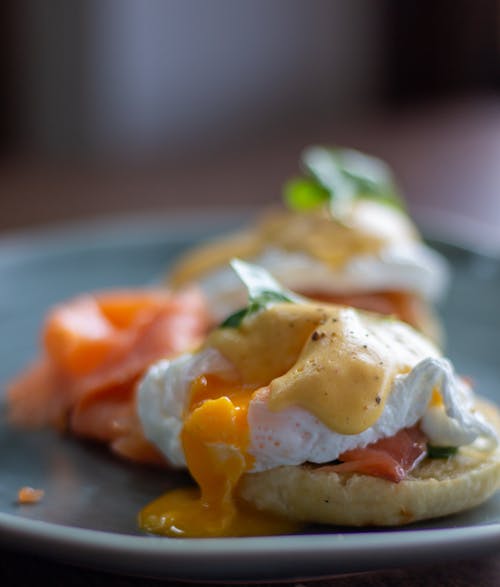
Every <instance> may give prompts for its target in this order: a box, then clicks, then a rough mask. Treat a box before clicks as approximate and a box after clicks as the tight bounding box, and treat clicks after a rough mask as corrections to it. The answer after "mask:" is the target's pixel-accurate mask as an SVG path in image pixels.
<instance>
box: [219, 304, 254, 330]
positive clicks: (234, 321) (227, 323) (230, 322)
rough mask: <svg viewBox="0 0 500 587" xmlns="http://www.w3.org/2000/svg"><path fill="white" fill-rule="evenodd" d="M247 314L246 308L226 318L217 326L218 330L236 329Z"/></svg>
mask: <svg viewBox="0 0 500 587" xmlns="http://www.w3.org/2000/svg"><path fill="white" fill-rule="evenodd" d="M247 314H248V308H242V309H241V310H238V311H237V312H235V313H234V314H231V315H230V316H228V317H227V318H226V319H225V320H224V322H222V323H221V324H220V325H219V328H238V327H239V325H240V324H241V323H242V322H243V318H245V316H246V315H247Z"/></svg>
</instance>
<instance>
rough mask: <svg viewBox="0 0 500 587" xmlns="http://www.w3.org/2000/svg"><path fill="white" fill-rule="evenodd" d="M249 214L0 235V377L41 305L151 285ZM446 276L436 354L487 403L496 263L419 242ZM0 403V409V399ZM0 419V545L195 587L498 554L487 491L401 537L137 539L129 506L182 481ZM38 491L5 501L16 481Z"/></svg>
mask: <svg viewBox="0 0 500 587" xmlns="http://www.w3.org/2000/svg"><path fill="white" fill-rule="evenodd" d="M248 214H249V212H248V211H239V212H237V213H226V214H222V215H221V214H220V213H219V212H218V211H217V212H216V213H215V212H210V211H198V212H191V213H189V214H187V213H186V214H177V215H175V216H169V217H168V218H161V217H158V216H156V217H155V218H150V217H134V218H122V219H120V220H119V221H116V220H115V221H113V222H107V221H101V222H98V223H92V224H84V225H73V226H68V227H64V228H58V229H56V230H52V231H47V232H39V233H33V232H31V233H26V234H24V235H23V234H21V235H15V236H11V237H8V238H4V239H2V240H0V324H1V325H2V336H1V337H0V382H1V383H2V389H3V388H4V384H5V382H6V381H8V379H9V378H11V377H12V376H14V375H15V374H16V373H18V372H19V370H20V369H22V368H23V366H24V365H25V364H26V363H27V362H28V361H29V360H30V359H31V358H33V357H34V355H35V353H36V351H37V338H38V333H39V329H40V324H41V321H42V318H43V315H44V312H45V311H46V309H47V308H48V307H49V306H50V305H51V304H53V303H55V302H58V301H61V300H63V299H66V298H67V297H69V296H71V295H74V294H77V293H81V292H83V291H92V290H96V289H102V288H107V287H119V286H133V285H143V284H145V283H152V282H154V281H156V280H157V279H158V278H159V276H161V275H162V274H163V272H164V271H165V268H166V267H167V266H168V264H169V263H170V262H171V261H172V259H173V258H174V257H175V256H176V255H178V253H179V252H181V251H182V250H183V249H185V248H187V247H189V246H191V245H192V244H193V243H194V242H196V241H198V240H201V239H205V238H208V237H210V236H213V235H216V234H219V233H221V232H225V231H226V230H228V229H229V228H233V227H236V226H238V225H240V224H242V223H243V222H244V221H248ZM431 244H432V245H433V246H435V247H436V248H437V249H438V250H440V251H441V252H442V253H443V254H444V255H445V256H446V257H447V258H448V260H449V262H450V265H451V268H452V273H453V278H452V284H451V288H450V293H449V296H448V299H447V300H446V303H445V304H443V306H442V307H441V308H440V312H441V315H442V317H443V320H444V323H445V328H446V330H447V332H448V339H447V354H448V355H449V356H450V357H451V358H452V360H453V361H454V362H455V364H456V365H457V366H458V367H459V369H460V371H461V372H462V373H465V374H467V375H469V376H470V377H472V378H473V379H474V380H475V382H476V385H477V388H478V390H479V392H480V393H481V394H483V395H485V396H487V397H489V398H490V399H493V400H498V399H500V397H499V394H500V389H499V385H498V382H499V381H500V364H499V361H498V348H499V344H500V335H499V333H500V313H499V312H498V311H497V304H498V299H499V293H500V261H499V260H498V259H497V258H495V257H493V256H487V255H484V254H479V253H477V252H474V251H472V250H470V249H469V248H464V247H460V246H457V245H454V244H450V243H443V242H438V241H432V243H431ZM2 405H3V404H2ZM1 409H2V411H1V413H0V417H1V419H2V425H1V427H0V446H1V450H0V470H1V471H2V483H1V484H0V542H2V543H3V544H5V545H6V546H7V545H8V547H9V548H10V549H12V548H15V549H19V550H20V551H23V550H24V551H28V552H30V553H35V554H38V555H42V556H46V557H51V558H57V560H60V561H61V560H63V561H66V562H68V563H72V564H77V565H84V566H88V567H92V568H98V569H103V570H107V571H112V572H120V573H129V574H134V575H143V576H148V577H158V578H166V577H168V578H179V579H189V580H196V581H204V580H206V581H209V580H211V581H215V580H226V581H228V580H232V581H238V580H239V581H253V580H294V579H300V578H303V579H304V578H319V577H324V576H332V575H335V574H341V573H348V572H358V571H366V570H371V569H381V568H388V567H391V566H396V565H397V566H398V567H400V566H403V565H405V564H415V563H416V562H418V561H425V562H431V561H434V560H440V561H442V560H445V559H450V560H451V559H457V558H463V557H468V558H471V557H473V556H476V555H485V554H488V553H490V552H493V551H495V550H496V549H498V547H499V546H500V495H497V496H495V497H493V498H492V499H491V500H489V501H488V502H487V503H485V504H484V505H483V506H481V507H479V508H477V509H474V510H471V511H469V512H466V513H464V514H461V515H456V516H451V517H447V518H443V519H440V520H434V521H432V522H429V523H426V524H417V525H414V526H411V527H407V528H405V529H397V530H372V531H352V530H348V529H345V528H332V527H311V528H308V530H307V531H306V532H303V533H301V534H297V535H293V536H280V537H259V538H238V539H208V540H207V539H189V540H186V539H175V540H172V539H168V538H160V537H151V536H146V535H142V534H140V532H139V531H138V529H137V526H136V515H137V512H138V511H139V509H140V508H141V507H142V506H143V505H145V504H146V503H148V502H149V501H150V500H151V499H154V498H155V497H157V496H158V495H160V494H161V493H162V492H164V491H166V490H167V489H168V488H169V487H173V486H176V485H178V484H180V483H185V482H187V477H186V476H185V475H184V474H181V473H176V474H174V473H165V472H164V471H157V470H152V469H149V468H147V467H140V466H132V465H130V464H127V463H124V462H121V461H119V460H118V459H115V458H114V457H113V456H112V455H110V454H109V453H108V452H107V451H106V450H105V449H104V448H103V447H100V446H96V445H94V444H91V443H82V442H78V441H76V440H73V439H70V438H61V437H59V436H58V435H57V434H56V433H55V432H53V431H50V430H44V431H38V432H29V433H27V432H22V433H21V432H20V431H19V430H16V429H13V428H11V427H9V425H8V423H7V422H6V420H5V409H4V407H2V408H1ZM24 485H31V486H34V487H42V488H44V489H45V498H44V499H43V500H42V501H41V502H40V503H38V504H35V505H30V506H27V505H24V506H21V505H18V504H16V501H15V499H16V495H17V490H18V489H19V487H21V486H24Z"/></svg>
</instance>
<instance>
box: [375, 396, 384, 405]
mask: <svg viewBox="0 0 500 587" xmlns="http://www.w3.org/2000/svg"><path fill="white" fill-rule="evenodd" d="M381 401H382V398H381V397H380V396H379V395H376V396H375V403H376V404H377V405H378V404H380V402H381Z"/></svg>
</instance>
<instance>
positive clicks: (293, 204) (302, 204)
mask: <svg viewBox="0 0 500 587" xmlns="http://www.w3.org/2000/svg"><path fill="white" fill-rule="evenodd" d="M284 197H285V201H286V204H287V205H288V207H289V208H290V209H291V210H296V211H297V212H301V211H303V210H311V209H313V208H317V207H318V206H319V205H321V204H323V203H324V202H328V200H329V198H330V196H329V193H328V190H326V189H325V188H324V187H323V186H321V185H320V184H319V183H318V182H316V181H315V180H314V179H305V178H301V177H298V178H294V179H291V180H290V181H288V182H287V183H286V184H285V187H284Z"/></svg>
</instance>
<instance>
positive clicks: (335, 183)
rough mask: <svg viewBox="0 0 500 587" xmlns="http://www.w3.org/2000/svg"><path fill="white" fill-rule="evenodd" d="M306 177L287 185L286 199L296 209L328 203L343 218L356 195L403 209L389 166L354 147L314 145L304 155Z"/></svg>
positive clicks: (338, 217) (306, 208)
mask: <svg viewBox="0 0 500 587" xmlns="http://www.w3.org/2000/svg"><path fill="white" fill-rule="evenodd" d="M301 160H302V166H303V168H304V171H305V174H306V177H302V178H295V179H292V180H291V181H289V182H287V183H286V184H285V186H284V198H285V202H286V203H287V205H288V206H289V207H290V208H291V209H293V210H298V211H301V210H309V209H312V208H315V207H317V206H319V205H321V204H323V203H325V202H327V203H328V204H329V206H330V210H331V212H332V215H333V216H334V217H335V218H337V219H339V220H342V218H345V216H346V215H347V213H348V211H349V210H350V208H351V206H352V204H353V202H354V200H355V199H357V198H371V199H376V200H378V201H380V202H383V203H384V204H388V205H392V206H395V207H397V208H400V209H404V205H403V201H402V200H401V198H400V197H399V196H398V193H397V188H396V185H395V182H394V178H393V176H392V173H391V170H390V168H389V166H388V165H387V164H386V163H384V162H383V161H382V160H380V159H377V158H376V157H370V156H368V155H365V154H364V153H360V152H359V151H355V150H353V149H334V148H329V147H321V146H312V147H308V148H307V149H305V150H304V151H303V153H302V156H301Z"/></svg>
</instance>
